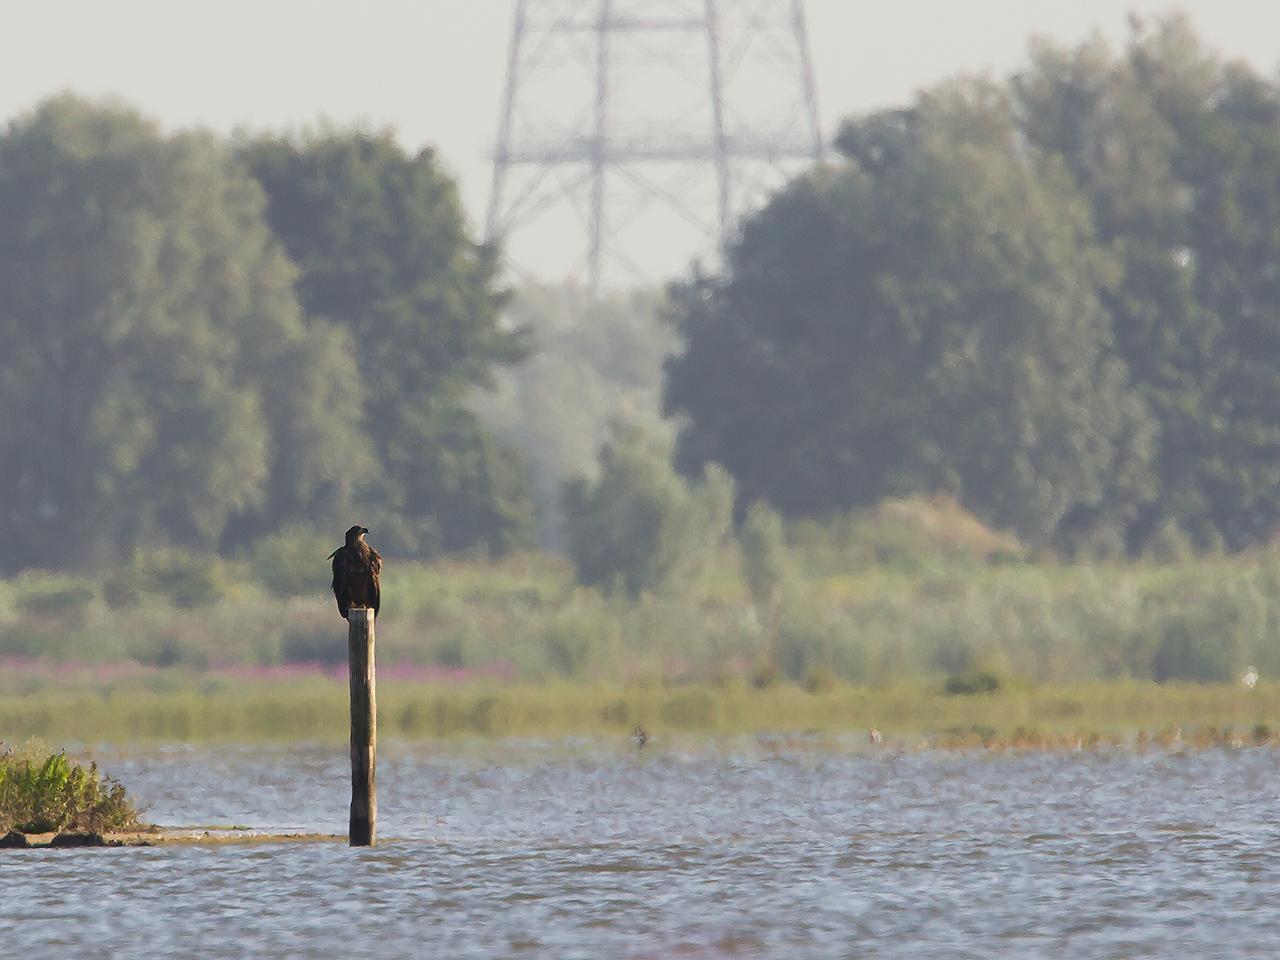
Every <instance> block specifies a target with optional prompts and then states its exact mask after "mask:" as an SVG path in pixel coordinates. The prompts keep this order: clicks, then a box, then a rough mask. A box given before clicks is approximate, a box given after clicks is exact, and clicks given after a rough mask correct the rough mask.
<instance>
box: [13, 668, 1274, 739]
mask: <svg viewBox="0 0 1280 960" xmlns="http://www.w3.org/2000/svg"><path fill="white" fill-rule="evenodd" d="M378 696H379V700H378V707H379V711H378V727H379V733H380V736H382V737H383V738H384V739H385V738H408V739H413V738H433V737H451V736H469V735H483V736H556V735H564V734H592V735H601V736H607V737H609V736H616V737H618V738H619V739H620V740H623V739H625V738H626V737H627V736H629V735H630V734H631V732H632V731H633V730H634V728H635V727H636V726H637V725H640V726H641V727H643V728H644V729H645V730H646V731H647V732H648V733H650V734H653V735H659V736H661V735H663V734H671V733H708V734H738V733H755V732H788V731H789V732H799V731H806V730H808V731H824V732H830V733H843V732H849V731H865V730H867V729H869V728H871V727H875V728H878V729H879V730H881V731H882V732H883V734H884V735H885V737H886V738H888V739H890V740H902V741H904V742H906V741H911V742H915V741H918V740H919V739H920V738H923V737H928V738H934V739H935V740H938V741H939V742H944V741H948V740H954V739H955V738H956V737H959V738H961V739H962V740H964V739H972V738H975V737H976V738H977V739H978V740H982V739H987V738H990V737H998V738H1003V739H1013V738H1015V737H1016V736H1018V735H1019V732H1021V734H1023V735H1026V734H1035V735H1044V736H1052V737H1059V736H1064V735H1072V736H1077V735H1078V736H1082V737H1089V736H1091V735H1107V736H1110V735H1120V736H1124V737H1135V736H1137V734H1138V732H1139V731H1146V732H1147V733H1148V734H1149V735H1151V736H1153V737H1154V736H1158V735H1159V733H1160V731H1172V730H1175V729H1177V728H1181V729H1182V730H1183V731H1185V733H1186V736H1187V738H1188V739H1191V738H1193V737H1194V736H1195V734H1196V732H1197V731H1210V730H1219V731H1221V730H1226V729H1228V728H1229V729H1231V730H1234V731H1238V732H1242V733H1244V734H1246V735H1248V736H1250V737H1252V736H1253V735H1254V731H1255V730H1256V728H1258V727H1259V725H1265V724H1266V723H1267V722H1268V721H1269V720H1270V719H1272V718H1274V720H1275V721H1277V722H1280V686H1275V685H1268V684H1261V685H1259V687H1258V688H1257V689H1255V690H1252V691H1246V690H1243V689H1241V688H1239V687H1235V686H1213V685H1202V684H1179V683H1175V684H1167V685H1156V684H1152V683H1145V682H1135V681H1111V682H1093V683H1084V684H1075V685H1069V686H1013V687H1010V688H1007V689H1002V690H998V691H996V692H993V693H984V694H977V695H948V694H946V693H945V692H944V691H943V689H942V688H941V687H940V686H939V685H937V684H920V683H898V684H893V685H890V686H887V687H878V688H870V687H858V686H849V685H844V684H836V685H834V686H833V687H832V688H830V689H827V690H823V691H820V692H810V691H808V690H805V689H803V688H801V687H798V686H794V685H791V684H777V685H774V686H772V687H770V688H768V689H763V690H761V689H756V688H754V687H752V686H749V685H745V684H740V683H730V684H724V685H719V686H707V685H691V686H679V687H664V686H660V685H621V684H600V685H577V684H569V683H551V684H537V685H535V684H513V685H496V684H480V685H474V686H466V687H462V688H442V687H439V686H436V685H429V684H427V685H424V684H406V683H394V682H384V683H380V684H379V690H378ZM0 730H5V731H9V732H10V733H11V735H14V736H30V735H38V736H41V737H45V738H48V739H51V740H55V741H57V742H71V741H77V742H106V741H117V742H119V741H132V740H139V739H159V740H228V741H245V740H282V741H288V740H297V739H318V740H328V741H334V742H339V741H341V740H343V739H344V738H345V737H346V736H347V691H346V685H345V684H344V683H341V682H337V681H333V680H323V679H315V680H308V681H292V682H280V683H268V684H249V685H244V684H236V685H228V686H225V687H220V686H218V685H217V684H212V685H211V684H210V683H209V682H208V681H192V682H191V683H190V684H189V685H179V684H178V683H177V682H176V681H175V682H174V684H173V688H172V689H170V690H168V691H157V690H146V689H137V688H132V689H125V688H114V689H113V688H108V689H106V690H104V691H102V692H93V691H89V690H82V691H79V692H77V691H56V690H52V689H50V690H45V691H42V692H37V693H29V694H25V695H19V696H11V697H5V698H4V699H3V701H0Z"/></svg>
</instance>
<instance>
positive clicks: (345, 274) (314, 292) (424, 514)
mask: <svg viewBox="0 0 1280 960" xmlns="http://www.w3.org/2000/svg"><path fill="white" fill-rule="evenodd" d="M238 155H239V157H240V159H241V160H242V161H243V162H244V163H245V164H246V166H247V167H248V168H249V169H250V170H251V171H252V172H253V174H254V176H255V177H256V178H257V179H258V180H259V182H261V184H262V186H263V188H264V189H265V190H266V193H267V198H268V206H267V217H268V220H269V222H270V224H271V227H272V229H273V230H274V231H275V233H276V235H277V236H278V237H279V238H280V239H281V240H282V241H283V243H284V245H285V248H286V249H287V250H288V252H289V255H290V256H291V257H292V258H293V260H294V261H295V262H296V263H297V264H298V266H299V269H300V274H299V276H298V281H297V292H298V297H299V300H300V301H301V303H302V306H303V309H304V310H305V311H306V313H307V315H308V316H310V317H323V318H326V320H327V321H328V322H330V323H332V324H335V325H337V326H338V327H339V328H340V329H341V330H343V331H344V332H345V334H346V336H347V337H348V342H349V344H350V353H351V357H352V358H353V360H354V365H355V366H356V367H357V368H358V370H359V378H360V382H361V385H362V387H363V407H362V408H361V407H360V406H359V404H356V405H354V408H355V409H357V410H358V412H359V422H360V424H361V426H362V427H363V429H364V433H365V435H366V436H367V437H368V438H369V441H370V442H371V444H372V446H373V454H374V457H375V463H376V468H373V469H369V470H367V476H368V477H370V478H371V479H372V480H373V482H372V483H371V484H370V485H369V486H368V488H367V489H365V490H363V491H362V500H363V504H364V506H365V508H366V509H367V510H369V511H370V516H371V519H370V520H368V521H367V522H366V525H367V526H370V527H372V528H373V529H374V530H375V532H377V533H380V534H381V536H382V537H383V540H382V542H383V544H384V546H385V547H386V548H388V549H390V550H392V551H393V552H396V553H400V554H410V555H423V554H428V553H432V552H435V551H439V550H458V549H464V548H468V547H473V546H476V545H483V546H486V547H487V548H488V549H489V550H490V551H492V552H495V553H501V552H505V551H507V550H510V549H513V548H515V547H517V546H521V545H523V544H525V543H527V542H528V541H529V538H530V536H531V533H532V526H533V508H532V503H531V502H530V500H529V498H528V490H527V484H526V478H525V471H524V464H523V463H522V461H520V460H519V458H517V457H515V456H514V455H513V454H512V453H511V452H510V451H507V450H504V449H502V448H499V447H497V446H496V445H495V443H494V441H493V440H492V439H491V438H489V437H488V436H486V435H485V433H484V432H483V430H482V429H481V427H480V425H479V423H478V422H477V420H476V419H475V417H474V415H472V414H471V413H470V412H469V411H468V410H467V409H466V407H465V405H464V400H465V398H466V396H467V394H468V393H469V392H470V391H471V390H472V389H473V388H474V387H476V386H491V385H492V368H493V366H494V364H502V363H512V362H515V361H517V360H519V359H521V358H523V357H524V355H525V353H526V345H525V339H524V337H523V335H522V334H521V333H520V332H518V331H512V330H510V329H508V328H507V327H506V326H504V325H503V324H502V322H501V308H502V306H503V303H504V301H505V297H504V295H503V294H501V293H500V292H499V291H498V288H497V285H496V270H497V260H496V257H495V256H494V254H493V251H490V250H487V249H485V248H482V247H479V246H477V245H476V244H475V243H474V242H473V241H472V240H471V238H470V237H469V236H468V234H467V230H466V220H465V218H464V216H463V211H462V206H461V201H460V200H459V198H458V195H457V189H456V187H455V185H454V183H453V181H452V180H450V179H449V178H448V177H447V176H446V175H445V173H444V172H443V170H442V169H441V167H440V164H439V163H438V162H437V161H436V158H435V156H434V154H433V153H432V152H431V151H429V150H425V151H423V152H421V153H419V154H417V155H416V156H412V157H411V156H408V155H406V154H405V153H404V151H403V150H402V149H401V148H400V147H399V146H398V145H397V144H396V143H395V141H394V140H393V139H392V138H391V136H390V135H386V134H382V135H369V134H363V133H352V134H346V133H341V134H340V133H330V134H323V135H319V136H316V137H312V138H309V139H304V140H296V141H294V140H286V139H274V140H273V139H267V140H260V141H257V142H253V143H245V144H242V145H241V146H240V149H239V151H238ZM349 366H350V364H349ZM348 406H349V407H351V406H352V404H350V403H348Z"/></svg>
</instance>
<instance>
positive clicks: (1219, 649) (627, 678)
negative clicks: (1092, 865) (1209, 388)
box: [0, 543, 1280, 688]
mask: <svg viewBox="0 0 1280 960" xmlns="http://www.w3.org/2000/svg"><path fill="white" fill-rule="evenodd" d="M855 547H856V544H851V545H850V546H849V547H848V548H847V549H844V550H842V549H837V548H836V547H833V546H831V545H830V544H829V543H818V544H809V545H806V544H804V543H799V544H795V545H793V546H792V547H791V548H790V553H789V556H788V559H787V564H788V566H787V576H786V578H785V580H784V582H783V584H782V586H781V587H780V589H779V591H778V599H777V602H776V604H774V605H770V606H768V607H766V608H764V609H760V608H758V607H757V606H756V605H755V604H753V603H752V600H751V597H750V595H749V594H748V592H747V590H746V588H745V587H744V585H743V583H742V578H741V576H740V573H739V560H738V557H737V554H736V551H735V549H733V548H725V549H723V550H722V551H720V552H719V553H717V554H716V556H715V558H714V562H712V563H710V564H709V565H708V567H707V569H706V570H705V571H704V572H703V573H702V574H701V575H700V576H699V577H698V578H697V579H696V580H694V581H691V582H690V583H688V584H687V585H685V588H684V589H683V590H682V591H681V592H680V593H679V594H678V595H671V596H661V597H656V596H644V597H640V598H638V599H630V598H627V597H617V596H609V595H607V594H605V593H602V592H600V591H598V590H595V589H586V588H582V587H579V586H576V585H575V584H574V583H573V578H572V572H571V570H570V569H569V567H568V565H567V564H566V563H565V562H563V561H561V560H559V559H556V558H553V557H547V556H525V557H518V558H514V559H510V560H507V561H504V562H502V563H488V562H483V561H476V562H470V563H469V562H456V561H455V562H444V563H437V564H407V563H404V564H399V563H394V562H390V563H388V568H387V572H386V574H385V577H384V606H383V611H382V616H381V617H380V619H379V624H378V645H379V647H378V649H379V662H380V663H381V664H383V665H384V667H388V668H390V667H393V666H394V667H397V668H404V669H405V670H406V671H407V672H409V673H412V669H411V668H417V669H418V670H419V674H420V675H422V676H426V674H423V673H422V671H423V670H426V669H427V668H434V669H437V670H438V671H439V672H440V673H439V675H440V677H441V678H443V677H445V676H446V675H447V677H448V678H449V679H450V681H451V682H454V681H456V682H462V681H482V680H486V679H487V680H493V681H499V680H500V681H503V682H520V683H529V684H546V683H555V682H559V681H563V680H571V681H574V682H575V683H592V684H595V683H634V682H638V681H647V682H651V683H656V684H674V685H684V684H699V683H701V684H707V685H713V684H717V683H724V682H728V681H733V680H735V679H738V678H745V679H748V680H749V679H750V678H751V677H752V676H753V675H754V674H756V673H757V672H758V671H760V670H761V669H762V668H767V669H773V670H776V672H777V675H778V676H779V677H780V678H781V679H783V680H791V681H793V682H795V683H798V684H802V685H804V684H810V685H823V684H825V683H828V682H829V681H835V682H839V683H845V684H850V685H857V686H884V685H891V684H897V683H903V682H911V681H930V682H932V681H934V680H936V679H938V678H945V677H946V676H947V675H950V674H959V673H965V672H968V671H972V670H987V671H992V672H994V673H997V674H999V675H1000V676H1002V677H1004V678H1007V679H1009V680H1013V681H1018V682H1025V683H1032V684H1041V685H1044V684H1051V685H1060V686H1061V685H1068V684H1076V683H1087V682H1091V681H1100V680H1156V681H1159V682H1168V681H1184V680H1185V681H1200V682H1207V683H1231V682H1233V681H1235V680H1237V679H1238V678H1239V676H1240V674H1241V673H1242V672H1243V671H1244V669H1245V667H1246V666H1247V665H1249V664H1255V665H1256V666H1257V667H1258V668H1259V670H1260V672H1261V674H1262V676H1263V677H1264V678H1266V677H1271V676H1277V675H1280V556H1278V555H1277V554H1276V553H1274V552H1267V553H1261V554H1257V555H1253V556H1244V557H1207V558H1200V559H1190V560H1185V561H1181V562H1173V563H1147V562H1143V563H1125V564H1118V563H1117V564H1109V565H1092V566H1090V565H1068V564H1062V563H1058V562H1055V561H1046V562H1043V563H1023V562H1019V563H995V564H993V563H985V562H978V561H974V560H970V559H966V558H963V557H961V558H955V557H950V558H948V557H945V556H940V555H920V554H918V553H912V552H911V551H906V550H904V551H900V552H899V553H898V554H894V553H893V552H892V551H889V552H888V553H886V554H883V555H881V554H876V555H875V556H871V557H868V556H864V555H863V554H862V553H860V552H858V550H857V549H855ZM185 562H188V563H189V564H191V566H190V567H189V568H182V567H181V566H180V565H179V567H175V568H173V569H178V570H179V573H174V572H173V569H169V570H168V573H167V574H166V576H167V577H168V579H167V580H166V579H165V578H164V577H161V576H159V574H156V575H155V576H150V575H147V576H142V575H141V574H139V575H138V576H139V577H141V578H142V579H141V582H142V583H144V584H145V585H146V587H145V589H143V588H142V587H139V586H138V584H137V583H133V586H130V587H129V588H128V590H126V589H125V587H123V586H121V584H120V583H119V582H117V581H118V580H120V578H119V577H118V576H117V575H116V574H110V575H108V576H106V577H103V578H100V579H95V578H87V577H69V576H54V575H35V574H29V575H24V576H22V577H20V578H17V579H15V580H11V581H8V582H0V687H4V686H6V685H7V686H8V687H10V688H12V687H13V685H14V684H17V683H19V680H18V679H16V676H17V675H18V674H22V673H24V671H25V668H24V665H26V664H29V663H30V662H31V661H32V660H38V661H40V662H42V663H43V664H45V665H46V666H48V665H61V666H62V667H65V669H66V670H68V671H71V672H73V673H74V672H75V671H76V670H92V669H100V668H103V667H104V665H119V664H126V665H135V666H137V667H138V668H140V669H145V670H151V671H163V670H165V669H168V668H180V669H183V670H187V671H208V670H211V669H219V668H227V667H240V668H244V669H246V670H250V671H252V670H260V671H268V672H269V671H270V670H272V669H277V668H279V667H281V666H282V665H287V664H297V663H305V664H310V665H315V664H319V665H321V666H329V667H336V666H338V665H340V664H342V663H343V662H344V661H345V657H346V651H345V633H344V630H345V625H344V624H343V623H342V621H341V620H340V619H338V617H337V614H336V612H335V611H334V609H333V606H332V601H331V599H329V598H327V597H326V596H325V587H326V582H327V581H326V576H327V575H326V572H325V570H324V564H323V562H322V561H320V560H316V562H315V564H314V566H315V570H313V571H309V572H308V576H309V577H310V582H311V584H312V585H311V586H310V587H309V588H306V589H308V591H309V592H307V593H305V594H302V595H296V596H289V597H282V596H276V595H274V594H272V593H271V592H270V591H269V590H268V589H267V588H266V587H265V586H264V585H263V584H262V583H261V582H258V581H257V580H255V578H254V576H253V568H252V567H251V566H250V565H248V564H247V563H244V564H238V563H234V562H225V561H213V560H205V561H200V560H192V559H188V560H187V561H185ZM184 569H185V572H182V570H184ZM131 582H132V581H131ZM304 586H305V583H304ZM297 589H303V587H301V586H300V587H298V588H297ZM6 678H7V679H6Z"/></svg>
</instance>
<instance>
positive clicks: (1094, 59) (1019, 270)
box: [666, 17, 1280, 554]
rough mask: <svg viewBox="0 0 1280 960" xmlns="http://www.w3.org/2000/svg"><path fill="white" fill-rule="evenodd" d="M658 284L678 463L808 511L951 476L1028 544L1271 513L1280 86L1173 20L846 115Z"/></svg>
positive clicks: (922, 489)
mask: <svg viewBox="0 0 1280 960" xmlns="http://www.w3.org/2000/svg"><path fill="white" fill-rule="evenodd" d="M836 146H837V147H838V150H839V154H840V159H839V160H838V161H836V162H833V163H829V164H826V165H823V166H821V167H819V168H818V169H815V170H814V171H813V172H812V173H811V174H809V175H807V176H804V177H801V178H800V179H798V180H796V181H795V182H793V183H791V184H790V185H789V186H788V187H787V188H786V189H785V190H783V191H782V192H781V193H779V194H778V195H777V196H776V197H774V198H773V199H772V200H771V202H769V203H768V205H767V206H766V207H765V208H764V209H763V210H761V211H760V212H759V213H757V214H756V215H755V216H753V217H751V218H749V219H748V220H747V221H746V223H745V224H744V226H743V228H742V230H741V233H740V235H739V236H738V237H737V238H736V239H735V241H734V242H732V243H731V244H730V245H729V248H728V251H727V263H726V266H725V267H724V269H723V270H721V271H719V272H717V273H713V274H711V275H700V276H695V277H693V278H692V279H690V280H688V281H686V282H684V283H681V284H679V285H677V286H676V287H675V288H674V289H673V291H672V304H671V307H670V311H671V314H672V316H673V318H674V320H675V322H676V324H677V326H678V329H679V331H680V333H681V335H682V338H683V341H684V349H683V351H682V352H681V353H679V355H677V356H675V357H674V358H672V359H671V360H670V361H669V362H668V365H667V380H666V407H667V412H668V413H670V414H677V415H680V416H682V417H684V418H686V423H685V426H684V428H683V430H682V432H681V434H680V438H679V443H678V449H677V453H676V456H677V461H678V464H679V466H680V468H681V469H682V470H683V471H684V472H686V473H689V474H694V473H697V472H698V471H700V470H701V469H702V468H703V466H704V465H705V464H707V463H712V462H715V463H719V464H722V465H723V466H724V467H726V468H727V469H728V470H729V472H730V473H731V474H732V475H733V477H734V478H735V480H736V481H737V483H738V491H739V503H740V505H741V504H747V503H750V502H752V501H754V500H757V499H760V500H765V501H768V502H770V503H772V504H773V505H774V506H776V507H777V508H779V509H780V510H782V511H783V512H784V513H785V514H788V515H791V516H814V515H821V514H824V513H828V512H830V511H833V510H838V509H845V508H850V507H858V506H863V505H869V504H872V503H874V502H876V501H878V500H880V499H881V498H884V497H890V496H903V495H911V494H920V493H930V492H949V493H952V494H954V495H956V496H957V497H959V498H960V499H961V500H962V502H963V503H964V504H965V505H966V506H967V507H969V509H971V510H973V511H974V512H976V513H977V514H978V515H979V516H981V517H982V518H984V519H985V520H987V521H988V522H990V523H993V524H995V525H997V526H1000V527H1003V528H1006V529H1011V530H1014V531H1016V532H1017V533H1018V534H1019V535H1020V536H1022V537H1023V538H1024V539H1026V540H1027V541H1028V542H1031V543H1033V544H1043V545H1052V546H1057V547H1060V548H1062V549H1065V550H1069V551H1072V552H1077V553H1078V552H1081V551H1084V552H1087V553H1089V554H1095V553H1121V552H1123V551H1126V550H1127V551H1134V550H1139V549H1141V548H1142V546H1143V544H1144V543H1146V542H1148V541H1150V539H1151V538H1153V537H1159V536H1171V535H1173V536H1181V537H1185V538H1187V539H1188V540H1189V541H1190V543H1191V544H1193V545H1195V546H1198V547H1201V548H1215V547H1221V546H1226V547H1227V548H1231V549H1236V548H1242V547H1245V546H1247V545H1249V544H1253V543H1257V542H1259V541H1264V540H1266V539H1268V538H1270V537H1271V536H1272V535H1273V534H1274V533H1275V531H1276V529H1277V525H1278V523H1280V496H1277V494H1278V493H1280V89H1278V88H1277V85H1276V83H1275V82H1274V81H1272V80H1270V79H1267V78H1264V77H1262V76H1259V75H1258V74H1257V73H1256V72H1255V71H1253V70H1252V69H1250V68H1249V67H1247V66H1245V65H1243V64H1240V63H1235V62H1227V61H1224V60H1223V59H1221V58H1219V57H1218V56H1216V55H1215V54H1213V53H1212V52H1210V51H1208V50H1206V49H1205V48H1204V47H1203V46H1202V45H1201V43H1200V42H1199V41H1198V40H1197V38H1196V36H1195V34H1194V33H1193V31H1192V30H1191V28H1190V26H1189V24H1188V22H1187V21H1186V20H1185V19H1182V18H1177V17H1174V18H1169V19H1164V20H1161V21H1158V22H1156V23H1154V24H1151V25H1146V26H1144V25H1142V24H1140V23H1135V26H1134V30H1133V33H1132V35H1131V37H1130V39H1129V42H1128V44H1127V45H1126V47H1125V48H1124V49H1123V50H1120V51H1119V52H1116V51H1113V50H1112V49H1111V48H1109V47H1108V45H1107V44H1106V43H1105V42H1104V41H1103V40H1101V39H1100V38H1095V39H1091V40H1089V41H1087V42H1085V43H1083V44H1081V45H1079V46H1076V47H1073V48H1062V47H1057V46H1053V45H1051V44H1048V43H1036V44H1034V45H1033V47H1032V53H1031V57H1030V61H1029V63H1028V64H1027V66H1026V67H1025V69H1023V70H1022V71H1021V72H1019V73H1017V74H1016V75H1015V76H1013V77H1011V78H1010V79H1008V80H1007V81H1004V82H997V81H994V80H990V79H983V78H978V79H961V80H956V81H953V82H950V83H947V84H944V85H942V86H940V87H938V88H936V89H933V90H929V91H926V92H924V93H921V94H920V95H919V96H918V97H917V98H916V99H915V101H914V102H913V103H912V104H911V105H910V106H908V107H907V108H904V109H899V110H890V111H884V112H880V113H876V114H873V115H871V116H866V117H861V118H857V119H853V120H850V121H848V122H846V123H845V124H844V125H843V127H842V128H841V130H840V132H839V135H838V138H837V141H836Z"/></svg>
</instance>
